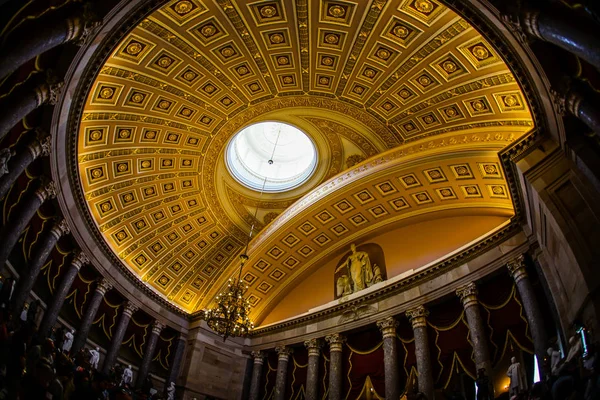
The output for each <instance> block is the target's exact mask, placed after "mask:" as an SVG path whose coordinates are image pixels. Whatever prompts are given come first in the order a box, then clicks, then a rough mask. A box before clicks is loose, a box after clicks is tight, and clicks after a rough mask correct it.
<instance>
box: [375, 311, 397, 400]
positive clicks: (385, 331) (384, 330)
mask: <svg viewBox="0 0 600 400" xmlns="http://www.w3.org/2000/svg"><path fill="white" fill-rule="evenodd" d="M377 327H378V328H379V330H380V331H381V334H382V336H383V368H384V374H385V398H386V399H399V398H400V380H399V379H398V349H397V345H398V344H397V343H396V328H397V327H398V321H396V320H395V319H394V318H393V317H388V318H386V319H384V320H381V321H377Z"/></svg>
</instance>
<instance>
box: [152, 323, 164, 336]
mask: <svg viewBox="0 0 600 400" xmlns="http://www.w3.org/2000/svg"><path fill="white" fill-rule="evenodd" d="M165 327H166V325H165V324H164V323H163V322H162V321H159V320H155V321H154V322H153V323H152V333H153V334H155V335H160V333H161V332H162V330H163V329H165Z"/></svg>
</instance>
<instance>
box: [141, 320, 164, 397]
mask: <svg viewBox="0 0 600 400" xmlns="http://www.w3.org/2000/svg"><path fill="white" fill-rule="evenodd" d="M164 328H165V325H164V324H163V323H162V322H160V321H158V320H156V321H154V323H153V324H152V333H150V338H149V339H148V343H147V344H146V347H145V348H144V358H143V359H142V365H140V369H139V370H138V376H137V379H136V381H135V387H136V388H137V389H139V388H141V387H142V385H143V384H144V381H145V380H146V376H148V370H149V369H150V363H151V362H152V359H153V358H154V351H155V350H156V343H157V342H158V336H159V335H160V332H162V330H163V329H164Z"/></svg>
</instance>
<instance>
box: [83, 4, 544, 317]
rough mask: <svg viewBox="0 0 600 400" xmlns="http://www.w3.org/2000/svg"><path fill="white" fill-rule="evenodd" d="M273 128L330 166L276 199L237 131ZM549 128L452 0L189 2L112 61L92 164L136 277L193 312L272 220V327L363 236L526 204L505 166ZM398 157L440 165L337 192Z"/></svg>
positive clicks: (92, 187)
mask: <svg viewBox="0 0 600 400" xmlns="http://www.w3.org/2000/svg"><path fill="white" fill-rule="evenodd" d="M264 120H279V121H283V122H287V123H292V124H294V125H296V126H298V127H299V128H301V129H302V130H303V131H304V132H306V133H307V134H308V135H309V137H310V138H311V139H312V140H313V142H314V143H315V147H316V148H317V152H318V158H319V162H318V165H317V169H316V172H315V174H314V176H313V177H312V178H311V179H309V181H308V182H307V183H306V184H304V185H303V186H301V187H300V188H297V189H294V190H293V191H290V192H286V193H281V194H270V195H265V196H263V197H260V196H259V193H257V192H254V191H252V190H249V189H247V188H245V187H243V186H242V185H240V184H239V183H238V182H237V181H235V180H234V179H233V178H232V177H231V175H230V174H229V172H228V171H227V168H226V166H225V163H224V161H223V160H224V149H225V147H226V145H227V143H228V141H229V139H231V137H232V136H233V135H234V134H235V133H237V132H238V131H239V130H240V129H242V128H244V127H245V126H247V125H248V124H250V123H253V122H257V121H264ZM532 128H533V122H532V119H531V115H530V112H529V107H528V105H527V104H526V102H525V97H524V96H523V94H522V92H521V90H520V88H519V85H518V83H517V82H516V80H515V78H514V76H513V75H512V73H511V72H510V70H509V68H508V67H507V65H506V64H505V62H504V61H503V60H502V58H501V57H500V55H499V54H498V53H497V52H496V51H495V50H494V48H493V47H492V46H491V45H490V43H489V42H488V41H487V40H486V39H485V38H484V37H482V36H481V35H480V34H479V33H478V32H477V30H476V29H474V28H473V27H472V26H470V25H469V24H468V23H467V22H466V21H465V20H464V19H462V18H461V17H460V16H458V15H457V14H455V13H454V12H453V11H451V10H449V9H448V8H446V7H445V6H444V5H443V4H442V3H441V2H439V1H437V0H402V1H385V0H372V1H341V0H277V1H256V2H252V1H244V2H241V1H240V2H238V1H235V2H234V1H230V0H214V1H211V0H204V1H200V0H178V1H170V2H167V3H165V4H164V6H162V7H161V8H160V9H158V10H157V11H155V12H153V13H152V14H151V15H148V16H147V18H145V19H144V20H143V21H142V22H141V23H140V24H139V25H138V26H135V27H134V28H133V29H132V30H131V31H130V32H129V33H128V34H127V35H126V36H125V37H124V38H123V39H122V40H121V42H120V43H119V44H118V45H117V46H116V47H115V48H114V50H113V51H112V53H111V56H110V57H109V58H108V59H107V60H106V62H105V64H104V66H103V67H102V68H101V70H100V73H99V74H98V76H97V77H96V79H95V82H94V84H93V85H92V89H91V90H90V92H89V93H88V97H87V100H86V105H85V108H84V112H83V115H82V118H81V122H80V128H79V137H78V153H77V161H78V165H79V181H80V185H81V190H82V192H83V193H84V196H85V200H86V202H87V206H86V207H87V210H88V212H89V213H90V214H91V216H92V219H93V220H94V221H95V224H96V229H98V230H99V231H100V232H101V233H102V235H103V238H104V240H105V241H106V242H107V243H108V245H109V246H110V248H111V249H112V251H114V253H115V254H116V255H117V256H118V257H119V259H120V260H121V261H122V266H121V267H122V268H127V269H129V270H130V271H132V272H134V273H135V274H136V275H137V276H138V277H139V278H140V280H141V281H143V282H144V283H145V284H146V285H147V286H148V287H149V288H151V289H152V290H153V291H155V292H156V293H158V294H159V295H160V296H163V297H165V298H167V299H168V300H169V301H171V303H172V304H173V305H175V306H177V307H179V308H181V309H182V310H184V311H186V312H190V313H191V312H194V311H196V310H198V309H202V308H203V307H206V306H207V305H208V304H210V302H211V300H212V298H213V296H214V294H215V293H216V291H217V290H218V289H219V288H220V287H221V284H222V282H223V281H224V280H225V279H227V278H229V277H230V276H231V273H232V271H233V270H235V268H236V265H237V255H238V254H239V253H240V251H241V250H242V248H243V246H244V244H245V240H246V239H245V238H246V236H247V232H248V231H249V227H250V225H251V224H253V223H254V224H255V225H257V227H258V228H259V229H263V228H264V227H265V226H266V228H265V229H263V233H262V234H261V236H260V237H258V238H257V239H255V240H253V243H252V244H251V248H252V249H253V255H252V259H251V261H250V262H249V264H248V267H247V271H245V272H244V278H243V279H244V280H245V281H246V282H247V283H248V284H249V286H250V293H249V295H251V297H252V301H253V303H254V305H255V306H256V307H255V310H256V311H255V315H254V316H260V315H262V313H263V311H264V310H267V309H268V308H269V307H272V306H273V304H275V302H276V299H277V298H278V297H277V296H278V295H279V294H280V293H282V291H283V290H285V288H286V287H289V285H293V284H294V281H295V279H298V276H300V273H299V271H305V270H307V269H310V268H313V266H314V265H316V264H317V263H318V260H319V259H321V258H322V257H324V256H325V255H326V254H327V252H328V251H332V249H334V248H335V247H336V246H337V245H338V244H339V245H341V243H345V242H347V241H348V240H349V239H348V238H353V239H352V240H356V239H357V238H358V237H360V235H363V234H367V233H369V231H371V230H373V229H379V227H381V228H382V229H383V227H384V226H387V225H389V224H393V223H395V221H398V220H399V219H402V218H405V217H407V216H410V215H413V214H414V213H426V212H430V211H435V210H439V209H440V208H452V207H496V208H498V207H499V208H501V209H510V208H511V204H512V200H511V198H510V196H509V194H508V188H507V184H506V182H505V177H504V176H503V174H502V171H501V168H500V165H499V163H498V157H497V155H496V154H497V152H498V151H499V150H501V149H502V148H504V147H505V146H506V145H508V144H509V143H510V142H511V141H513V140H515V139H517V138H519V137H521V136H522V135H524V134H526V133H527V132H529V131H530V130H531V129H532ZM396 149H401V150H397V151H402V152H405V153H404V154H406V157H407V159H410V157H411V155H410V154H413V153H414V154H416V153H419V154H422V157H423V159H427V157H429V155H431V154H435V155H436V156H435V160H433V159H432V160H430V161H427V162H425V161H422V162H420V163H418V165H417V164H415V162H413V161H411V163H408V161H406V163H405V161H402V162H399V164H398V165H396V164H394V168H393V170H392V169H390V170H389V171H386V172H385V173H383V172H381V173H379V172H378V173H377V174H376V176H371V173H370V172H369V173H367V175H365V177H364V181H360V183H358V181H357V183H356V184H355V185H353V186H352V187H351V188H350V187H347V186H346V185H341V186H340V187H339V190H340V192H339V193H337V192H336V190H337V189H332V187H336V184H335V182H337V181H336V179H339V178H336V177H344V176H346V175H347V174H354V175H356V174H358V175H360V174H362V173H364V171H363V170H361V167H360V165H363V164H359V166H358V167H354V166H352V169H351V170H350V171H353V172H344V171H345V170H347V168H348V167H349V166H351V165H353V164H354V163H355V162H357V161H360V160H364V159H367V161H366V163H368V162H369V159H373V157H377V156H378V155H380V154H381V153H382V152H390V151H396ZM410 149H412V150H410ZM459 150H460V151H470V150H477V153H468V155H467V156H465V158H464V159H460V158H457V157H456V156H453V155H452V154H454V153H455V152H457V151H459ZM410 151H412V153H409V152H410ZM386 154H388V153H386ZM389 154H392V153H389ZM393 154H396V153H393ZM464 154H467V153H464ZM464 154H463V155H464ZM398 157H399V156H398ZM397 159H402V160H404V158H402V157H400V158H397ZM351 160H354V161H353V162H352V163H350V161H351ZM365 165H366V164H365ZM494 168H495V171H497V174H496V173H494V172H493V170H494ZM361 171H363V172H361ZM358 175H356V176H358ZM342 186H343V188H342ZM324 193H327V194H326V195H325V194H324ZM307 199H310V200H307ZM306 201H310V202H312V203H311V204H312V205H311V207H312V208H311V209H310V213H308V214H307V212H308V211H306V210H305V208H304V206H301V205H302V204H305V203H303V202H306ZM298 207H300V208H298ZM255 209H258V212H257V214H256V218H255V217H254V210H255ZM296 213H298V215H296ZM309 214H310V215H309ZM290 221H293V223H292V222H290ZM266 231H268V232H269V235H268V239H266V236H265V235H267V234H266V233H265V232H266Z"/></svg>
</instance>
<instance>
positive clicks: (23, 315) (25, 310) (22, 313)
mask: <svg viewBox="0 0 600 400" xmlns="http://www.w3.org/2000/svg"><path fill="white" fill-rule="evenodd" d="M28 309H29V304H27V303H25V306H24V307H23V311H21V315H20V319H21V321H23V322H27V310H28Z"/></svg>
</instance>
